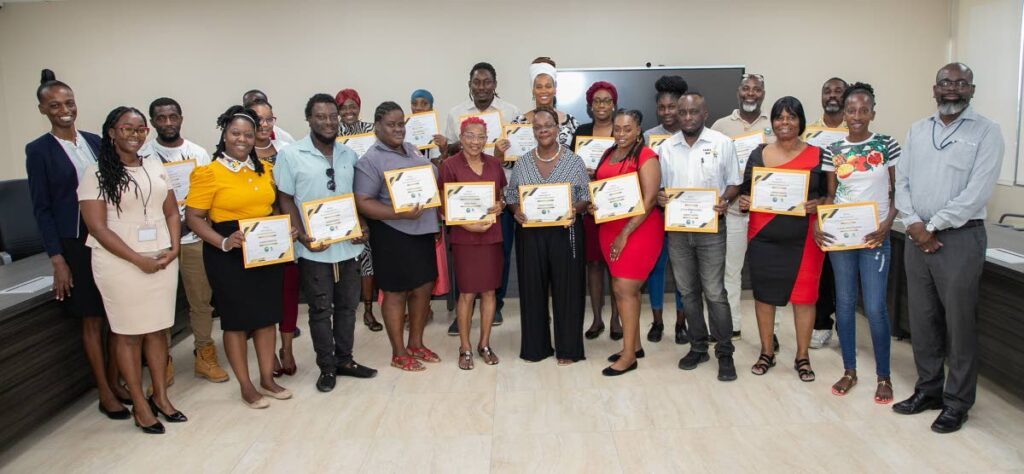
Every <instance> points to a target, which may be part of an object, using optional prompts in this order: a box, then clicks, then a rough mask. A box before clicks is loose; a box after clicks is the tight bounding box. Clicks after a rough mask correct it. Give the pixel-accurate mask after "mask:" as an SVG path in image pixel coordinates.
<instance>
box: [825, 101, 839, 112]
mask: <svg viewBox="0 0 1024 474" xmlns="http://www.w3.org/2000/svg"><path fill="white" fill-rule="evenodd" d="M840 110H842V107H840V106H839V103H837V102H829V103H828V104H825V113H827V114H835V113H839V111H840Z"/></svg>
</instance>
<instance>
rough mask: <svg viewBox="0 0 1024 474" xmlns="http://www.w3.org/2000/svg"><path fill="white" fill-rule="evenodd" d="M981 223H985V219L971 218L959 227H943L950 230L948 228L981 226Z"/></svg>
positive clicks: (957, 228)
mask: <svg viewBox="0 0 1024 474" xmlns="http://www.w3.org/2000/svg"><path fill="white" fill-rule="evenodd" d="M983 225H985V219H971V220H969V221H967V222H965V223H964V225H962V226H960V227H952V228H949V229H945V230H946V231H950V230H960V229H970V228H971V227H978V226H983Z"/></svg>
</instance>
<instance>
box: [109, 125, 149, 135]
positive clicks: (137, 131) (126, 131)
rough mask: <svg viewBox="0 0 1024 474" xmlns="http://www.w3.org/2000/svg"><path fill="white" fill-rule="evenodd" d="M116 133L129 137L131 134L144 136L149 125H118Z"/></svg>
mask: <svg viewBox="0 0 1024 474" xmlns="http://www.w3.org/2000/svg"><path fill="white" fill-rule="evenodd" d="M117 133H119V134H121V136H122V137H130V136H132V135H139V136H142V137H144V136H146V135H148V134H149V127H139V128H132V127H118V128H117Z"/></svg>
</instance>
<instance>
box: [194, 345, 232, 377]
mask: <svg viewBox="0 0 1024 474" xmlns="http://www.w3.org/2000/svg"><path fill="white" fill-rule="evenodd" d="M194 352H195V355H196V377H202V378H204V379H207V380H209V381H211V382H227V381H228V373H227V372H225V371H224V369H222V368H220V364H218V363H217V346H214V345H213V344H208V345H205V346H203V347H200V348H199V349H197V350H195V351H194Z"/></svg>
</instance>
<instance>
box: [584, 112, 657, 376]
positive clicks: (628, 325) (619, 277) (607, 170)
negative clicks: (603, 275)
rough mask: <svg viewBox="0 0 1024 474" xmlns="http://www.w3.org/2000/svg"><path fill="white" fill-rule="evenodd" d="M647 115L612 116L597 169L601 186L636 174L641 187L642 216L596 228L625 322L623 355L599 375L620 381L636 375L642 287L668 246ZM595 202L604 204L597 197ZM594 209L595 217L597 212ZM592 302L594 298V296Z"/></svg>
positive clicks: (615, 358)
mask: <svg viewBox="0 0 1024 474" xmlns="http://www.w3.org/2000/svg"><path fill="white" fill-rule="evenodd" d="M641 123H643V115H641V114H640V111H637V110H629V111H624V110H619V111H617V112H615V116H614V130H613V135H614V137H615V144H614V145H612V147H611V148H610V149H608V151H607V152H605V154H604V157H603V158H602V159H601V162H600V163H599V164H598V166H597V171H596V173H595V177H596V178H597V179H599V180H604V179H609V178H614V177H616V176H622V175H630V174H634V173H635V174H636V175H637V176H638V179H639V183H640V189H639V191H640V197H641V198H642V200H643V213H642V214H638V215H635V216H632V217H628V218H625V219H618V220H613V221H606V222H602V223H601V224H598V233H599V236H600V237H599V238H600V250H601V252H602V253H603V256H604V259H605V261H606V262H608V269H609V271H610V272H611V275H612V292H613V294H614V295H615V299H613V300H612V301H613V302H616V303H617V304H618V306H619V315H620V317H621V318H622V334H623V339H622V351H621V352H619V353H618V354H613V355H612V356H611V357H609V358H608V360H609V361H611V362H612V365H610V366H608V367H606V368H605V369H604V371H602V372H601V373H602V374H604V375H607V376H616V375H622V374H624V373H626V372H629V371H631V370H634V369H636V367H637V361H636V359H637V357H643V349H641V348H640V287H641V286H643V284H644V281H645V280H646V279H647V275H650V273H651V269H653V268H654V264H655V262H657V260H658V256H659V255H660V254H661V247H662V244H663V242H664V240H665V229H664V225H663V224H664V221H663V220H662V216H661V210H659V209H658V207H657V198H658V188H659V186H660V185H661V167H660V165H659V164H658V155H656V154H655V153H654V150H651V149H650V148H648V147H647V146H645V145H644V135H643V133H642V129H641V128H640V125H641ZM596 192H597V191H595V199H594V201H595V202H600V200H599V199H597V197H596ZM594 206H595V204H594V203H591V205H590V208H591V212H594V211H595V210H596V208H595V207H594ZM591 298H593V293H591Z"/></svg>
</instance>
